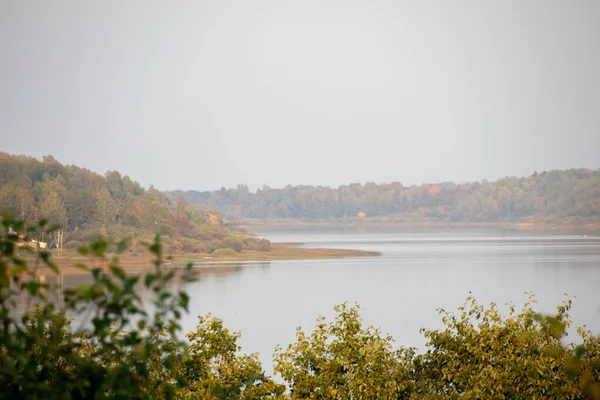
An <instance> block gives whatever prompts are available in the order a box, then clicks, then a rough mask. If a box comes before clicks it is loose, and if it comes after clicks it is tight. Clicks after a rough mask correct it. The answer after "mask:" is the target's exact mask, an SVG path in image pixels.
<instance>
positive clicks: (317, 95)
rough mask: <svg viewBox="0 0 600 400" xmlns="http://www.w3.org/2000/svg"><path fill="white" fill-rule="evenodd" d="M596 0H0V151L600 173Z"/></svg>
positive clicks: (363, 167)
mask: <svg viewBox="0 0 600 400" xmlns="http://www.w3.org/2000/svg"><path fill="white" fill-rule="evenodd" d="M599 21H600V1H597V0H589V1H579V0H571V1H563V0H560V1H555V0H544V1H533V0H527V1H523V0H517V1H508V0H502V1H484V0H482V1H459V0H455V1H445V0H444V1H442V0H440V1H422V0H414V1H401V0H390V1H382V0H370V1H367V0H364V1H349V0H343V1H336V2H334V1H326V0H315V1H313V0H302V1H285V0H273V1H252V0H239V1H225V0H223V1H221V0H219V1H216V0H215V1H189V2H186V1H176V2H165V1H147V0H144V1H80V0H74V1H59V0H55V1H25V0H13V1H9V0H0V57H1V58H0V139H1V140H0V150H2V151H6V152H10V153H19V154H29V155H35V156H41V155H43V154H52V155H54V156H55V157H56V158H57V159H59V160H60V161H61V162H63V163H68V164H76V165H79V166H83V167H87V168H90V169H92V170H95V171H98V172H101V173H103V172H105V171H106V170H109V169H117V170H120V171H121V172H123V173H126V174H129V175H131V176H132V177H133V178H135V179H138V180H139V181H140V182H141V183H143V184H145V185H148V184H151V183H153V184H155V185H156V186H158V187H159V188H162V189H199V190H203V189H217V188H220V187H221V186H227V187H231V186H235V185H237V184H238V183H247V184H249V185H250V187H251V188H256V187H257V186H260V185H262V184H267V185H269V186H273V187H281V186H284V185H286V184H288V183H291V184H314V185H318V184H323V185H339V184H344V183H349V182H365V181H376V182H379V181H400V182H403V183H405V184H409V183H420V182H435V181H443V180H453V181H465V180H476V179H481V178H488V179H495V178H498V177H501V176H505V175H527V174H529V173H531V172H532V171H534V170H538V171H540V170H544V169H553V168H570V167H588V168H594V169H595V168H598V167H600V155H599V149H600V77H599V74H600V22H599Z"/></svg>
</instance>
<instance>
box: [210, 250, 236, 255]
mask: <svg viewBox="0 0 600 400" xmlns="http://www.w3.org/2000/svg"><path fill="white" fill-rule="evenodd" d="M237 254H238V253H236V252H235V251H234V250H232V249H217V250H215V251H213V252H212V255H213V256H215V257H235V256H237Z"/></svg>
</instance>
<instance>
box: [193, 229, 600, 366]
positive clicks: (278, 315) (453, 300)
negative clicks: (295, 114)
mask: <svg viewBox="0 0 600 400" xmlns="http://www.w3.org/2000/svg"><path fill="white" fill-rule="evenodd" d="M261 236H263V237H266V238H268V239H270V240H271V241H273V242H302V243H304V244H305V246H308V247H330V248H347V249H363V250H373V251H378V252H381V253H382V254H381V256H379V257H368V258H346V259H332V260H306V261H304V260H301V261H298V260H296V261H276V262H270V263H262V264H250V265H248V264H246V265H238V266H235V265H232V266H228V267H223V266H220V267H216V268H206V269H204V270H202V273H201V275H200V277H201V279H200V281H199V282H195V283H192V284H190V286H189V288H188V289H189V292H190V294H191V296H192V299H191V305H190V308H191V315H190V316H189V317H187V318H186V319H185V320H184V323H183V326H184V330H185V331H189V330H192V329H193V328H194V326H195V323H196V318H195V316H196V315H200V314H204V313H207V312H211V313H212V314H213V315H214V316H217V317H219V318H222V319H223V320H224V321H225V325H226V326H227V327H228V328H230V329H232V330H239V331H241V333H242V338H241V341H240V343H241V345H242V349H243V350H244V351H245V352H259V353H260V356H261V360H262V361H263V363H264V364H265V367H266V369H267V371H270V368H271V358H272V357H271V356H272V353H273V349H274V347H275V346H276V345H278V344H279V345H287V344H289V343H291V342H292V341H293V340H294V338H295V329H296V327H297V326H302V327H303V328H305V329H310V328H312V327H313V326H314V323H315V319H316V318H317V316H319V315H325V316H327V317H332V316H333V315H334V313H333V306H334V305H335V304H339V303H342V302H344V301H348V302H350V303H354V302H358V303H359V304H360V306H361V315H362V316H363V318H364V320H365V323H367V324H372V325H375V326H378V327H381V328H382V330H383V331H384V332H387V333H390V334H391V335H392V336H393V337H394V338H395V339H396V342H397V344H398V345H404V346H415V347H418V348H421V349H423V348H424V344H425V340H424V338H423V336H422V335H421V334H420V333H419V329H420V328H439V327H441V326H442V325H441V322H440V317H439V315H438V313H437V311H436V310H437V309H438V308H445V309H446V310H456V308H457V307H458V306H460V305H461V304H462V303H463V302H464V300H465V299H466V297H467V296H468V295H469V292H472V293H473V295H474V296H475V297H476V298H477V300H478V301H479V302H482V303H489V302H491V301H494V302H496V303H498V304H499V305H504V304H505V303H506V302H513V303H514V304H515V305H516V306H517V309H519V307H520V306H522V305H523V303H524V302H525V300H526V299H527V295H525V294H524V293H525V292H530V291H532V292H534V293H535V295H536V296H537V299H538V301H539V304H538V305H537V309H538V310H539V311H542V312H552V311H553V310H554V309H555V307H556V306H557V305H558V304H559V303H560V302H561V301H563V300H564V299H565V295H564V293H568V294H569V295H573V296H577V297H576V299H575V300H574V306H573V310H572V313H571V314H572V317H573V319H574V322H575V325H583V324H586V325H587V326H588V328H590V329H591V330H592V331H593V332H595V333H598V332H600V318H599V317H600V285H599V283H600V237H583V236H580V235H564V234H552V233H550V234H548V233H546V234H539V233H531V232H529V233H523V232H518V231H510V230H500V229H446V230H434V229H421V230H356V229H354V230H323V231H314V230H313V231H310V230H304V231H302V230H295V231H264V232H261ZM503 307H504V306H503ZM504 309H506V308H504Z"/></svg>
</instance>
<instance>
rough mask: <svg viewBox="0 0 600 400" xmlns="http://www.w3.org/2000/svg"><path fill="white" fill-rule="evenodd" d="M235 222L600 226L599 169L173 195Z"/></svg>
mask: <svg viewBox="0 0 600 400" xmlns="http://www.w3.org/2000/svg"><path fill="white" fill-rule="evenodd" d="M171 193H172V194H173V196H174V197H176V198H182V197H183V198H186V199H188V200H189V201H190V202H193V203H196V204H200V205H203V206H208V207H214V208H216V209H218V210H220V211H221V212H223V213H224V214H227V215H231V216H233V217H235V218H301V219H311V220H351V219H355V218H357V217H358V216H360V217H364V216H366V217H379V218H381V219H387V220H394V221H399V222H401V221H406V222H420V221H450V222H527V221H531V222H563V223H575V224H581V223H590V222H595V223H597V222H600V170H595V171H593V170H589V169H569V170H554V171H547V172H541V173H533V174H532V175H530V176H527V177H522V178H516V177H506V178H503V179H500V180H497V181H495V182H488V181H486V180H483V181H481V182H468V183H461V184H456V183H452V182H442V183H437V184H422V185H420V186H415V185H413V186H404V185H402V184H401V183H399V182H393V183H380V184H376V183H367V184H365V185H362V184H358V183H354V184H350V185H343V186H340V187H338V188H330V187H323V186H291V185H288V186H286V187H285V188H283V189H272V188H269V187H263V188H262V189H258V190H257V191H256V192H255V193H252V192H250V191H249V190H248V187H247V186H246V185H238V187H237V188H235V189H225V188H222V189H221V190H216V191H210V192H209V191H206V192H197V191H193V190H192V191H187V192H181V191H176V192H171Z"/></svg>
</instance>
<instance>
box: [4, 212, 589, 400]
mask: <svg viewBox="0 0 600 400" xmlns="http://www.w3.org/2000/svg"><path fill="white" fill-rule="evenodd" d="M22 226H23V223H22V222H19V221H15V220H14V219H13V218H12V216H11V215H10V214H8V213H7V214H5V215H4V217H3V218H2V221H1V229H2V235H1V241H0V388H2V390H1V391H0V398H7V399H25V398H26V399H96V398H117V399H155V398H185V399H348V400H350V399H428V398H435V399H458V398H462V399H484V398H490V399H491V398H493V399H534V398H537V399H549V398H561V399H586V398H591V399H600V386H599V385H598V383H597V382H599V381H600V343H599V339H598V337H596V336H594V335H593V334H592V333H591V332H589V331H586V330H584V329H578V330H577V332H578V334H579V335H580V337H581V343H580V344H579V345H573V344H565V342H566V341H565V337H566V335H567V328H569V327H570V325H571V318H570V315H569V312H570V309H571V299H570V298H568V299H567V300H566V301H565V302H564V303H563V304H561V305H560V306H558V308H557V312H556V314H555V315H551V316H543V315H540V314H538V313H536V312H535V311H534V309H533V304H534V303H535V298H534V297H533V295H530V298H529V301H528V302H527V303H526V304H525V306H524V307H523V309H522V310H521V311H519V312H516V311H515V308H514V306H512V305H509V313H508V314H507V315H502V313H501V312H500V310H499V308H498V307H497V306H496V305H495V304H491V305H490V306H489V307H484V306H483V305H481V304H479V303H478V302H477V301H476V300H475V299H474V298H473V297H472V296H470V297H469V298H468V299H467V301H466V303H465V304H464V306H463V307H461V308H459V310H458V313H457V314H455V313H449V312H446V311H444V310H440V314H441V315H442V321H443V323H444V326H445V328H444V329H441V330H423V334H424V335H425V337H426V338H427V341H428V342H427V350H426V351H425V352H423V353H418V352H417V351H416V350H415V349H411V348H404V347H398V346H395V345H394V342H393V339H392V338H391V337H390V336H388V335H384V334H383V333H382V332H381V331H380V330H379V329H376V328H374V327H370V326H369V327H367V326H364V325H363V323H362V319H361V317H360V315H359V307H358V305H354V306H351V305H347V304H342V305H339V306H337V307H336V308H335V310H336V312H337V314H336V317H335V318H334V319H333V321H329V322H328V321H326V320H325V319H324V318H319V319H318V320H317V324H316V327H315V328H314V330H313V331H312V332H308V333H307V332H304V331H303V330H302V329H300V328H299V329H298V331H297V333H296V341H295V343H293V344H291V345H289V346H287V347H285V348H281V347H279V348H277V349H276V351H275V359H274V363H275V372H276V373H277V374H279V375H280V377H281V379H280V380H278V381H277V380H274V379H273V378H271V377H269V376H268V375H266V374H265V372H264V370H263V367H262V365H261V363H260V361H259V359H258V355H257V354H249V355H248V354H243V353H242V352H241V349H240V346H239V345H238V339H239V337H240V335H239V333H235V332H230V331H229V330H228V329H227V328H225V327H224V325H223V322H222V321H221V320H219V319H217V318H214V317H212V316H210V315H208V316H204V317H199V320H198V325H197V329H196V331H194V332H190V333H188V334H187V335H186V338H187V340H183V339H182V338H180V331H181V326H180V324H179V321H180V319H181V318H182V315H183V313H185V312H188V305H189V297H188V294H187V293H186V292H185V291H184V290H182V285H180V284H178V283H185V282H189V281H190V280H192V276H191V265H188V266H187V267H186V268H185V269H184V270H178V271H176V270H174V269H168V268H166V267H164V266H163V263H162V260H163V256H162V247H161V242H160V240H159V238H158V237H157V238H156V239H155V241H154V242H152V243H149V244H148V245H147V247H148V250H149V251H150V252H151V253H152V254H154V256H155V260H154V268H153V269H152V270H150V271H149V272H147V273H145V274H141V275H136V276H130V275H128V274H127V273H126V271H125V270H124V269H123V268H121V267H120V266H119V259H118V254H120V253H122V252H124V251H126V249H127V244H126V243H124V242H115V241H112V240H106V239H103V238H98V239H97V240H96V241H94V242H92V243H91V244H90V245H89V246H84V247H82V248H81V249H80V252H81V253H82V254H84V255H88V256H89V257H90V259H91V262H90V265H91V267H90V266H86V265H79V266H78V268H80V269H82V270H83V271H84V272H85V273H88V274H89V275H90V277H91V283H90V284H86V285H80V286H76V287H74V288H69V289H65V290H63V291H62V294H61V298H60V302H59V303H58V304H60V305H61V307H57V306H56V305H55V303H57V302H56V301H51V299H50V296H49V294H51V293H52V291H53V289H56V288H52V287H51V286H50V285H49V284H47V283H45V282H40V281H39V280H38V279H36V269H37V268H39V267H44V268H48V269H50V270H52V271H54V273H56V274H57V276H58V277H60V276H61V275H60V274H61V270H60V268H59V267H58V266H57V265H56V264H54V262H53V261H52V257H51V255H50V253H48V252H46V251H38V250H34V249H30V248H28V247H27V246H26V245H25V244H26V243H27V242H28V240H27V239H28V238H27V237H26V236H23V235H19V234H18V232H20V230H21V228H22ZM51 230H52V228H48V227H47V226H46V223H45V221H41V222H40V224H39V225H38V226H36V227H28V232H33V233H36V232H38V233H39V232H40V231H46V232H48V231H51ZM109 254H111V255H109ZM142 292H143V293H144V297H145V300H144V301H142ZM148 293H150V294H149V295H148ZM148 298H150V299H151V301H150V304H149V303H148ZM25 305H28V306H29V307H27V308H26V310H25V311H24V312H21V311H20V310H22V309H23V307H24V306H25ZM70 314H72V315H78V316H82V318H83V319H82V321H81V323H78V324H72V322H71V320H70V318H69V315H70ZM75 325H77V326H75Z"/></svg>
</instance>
